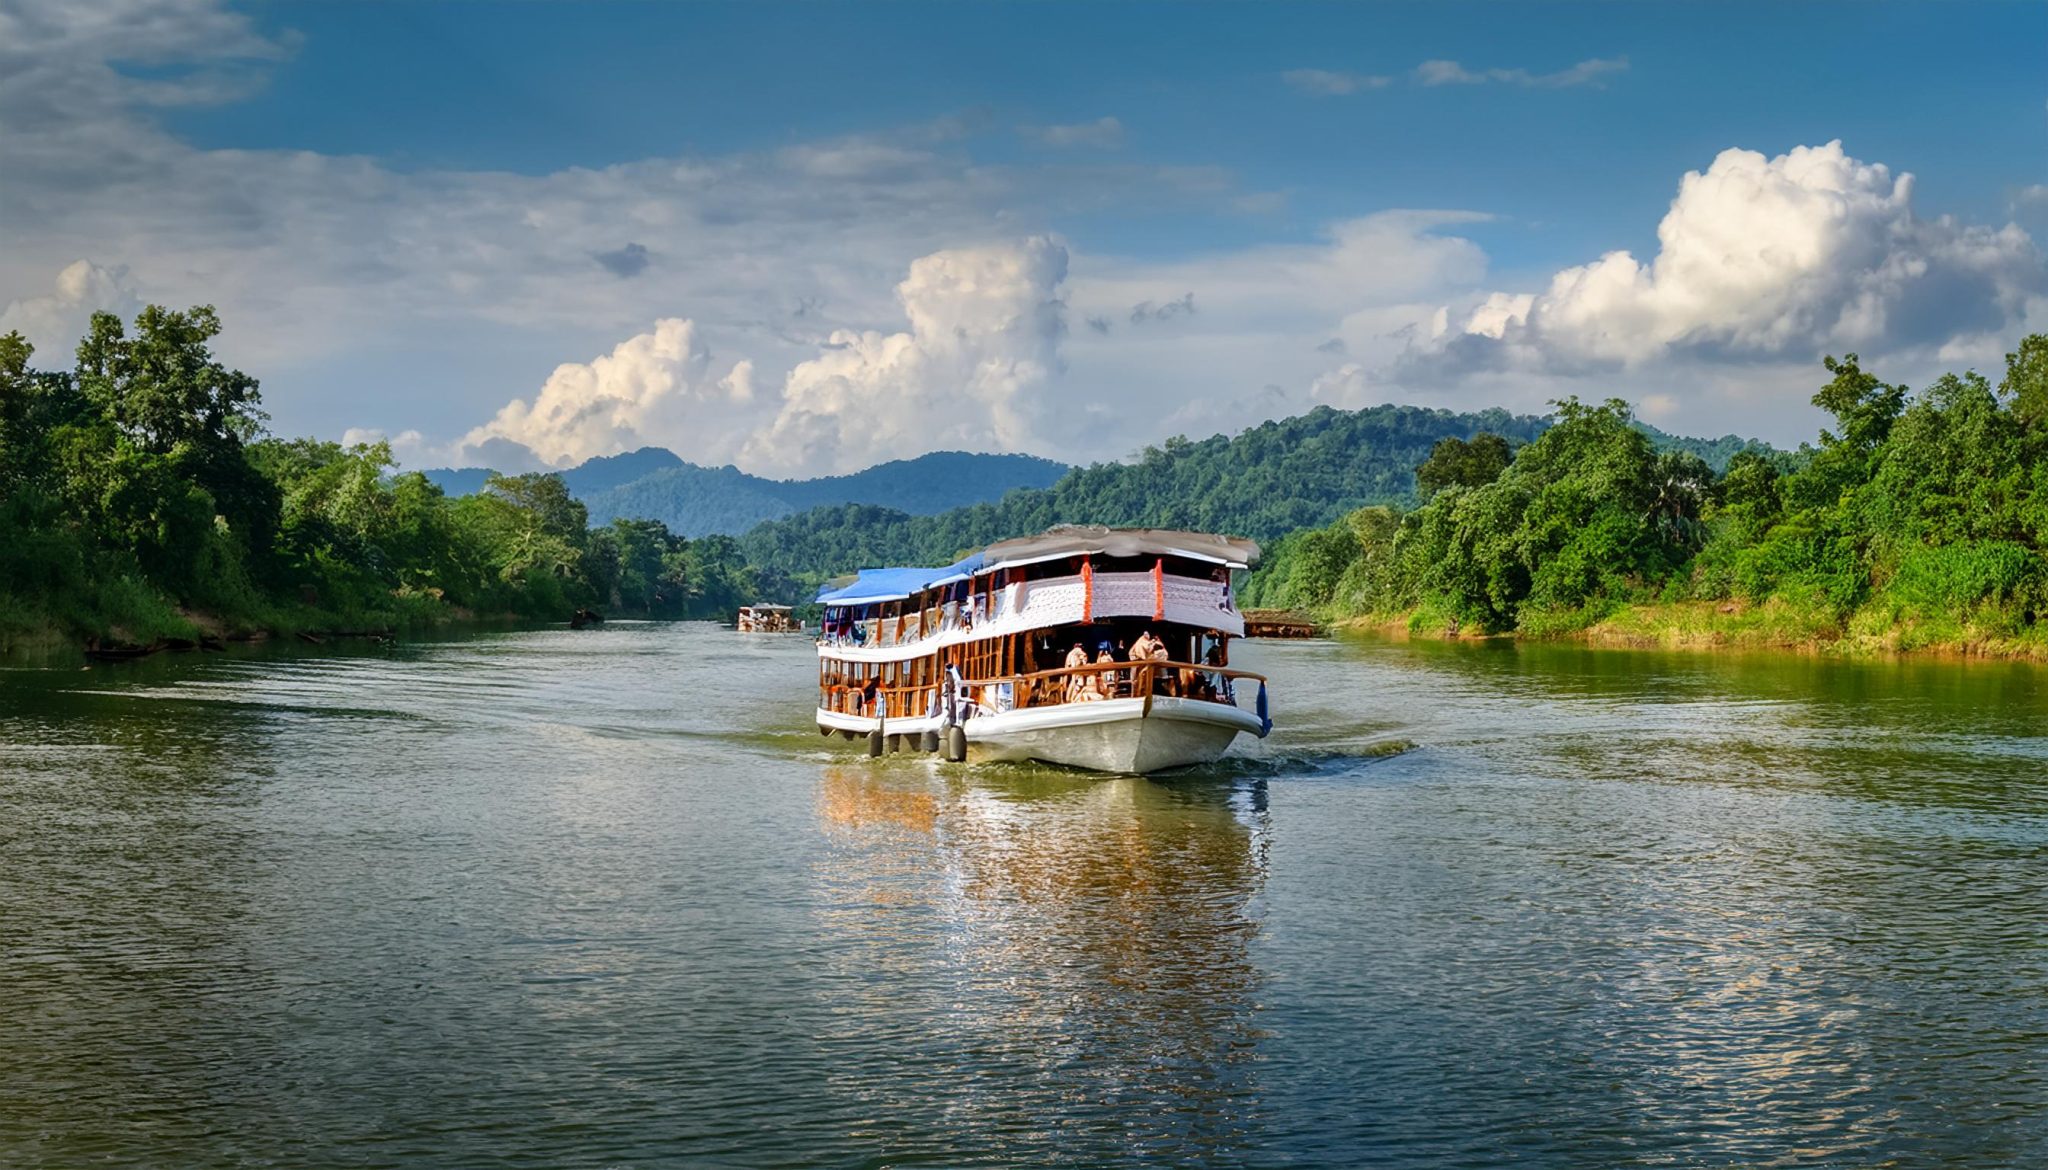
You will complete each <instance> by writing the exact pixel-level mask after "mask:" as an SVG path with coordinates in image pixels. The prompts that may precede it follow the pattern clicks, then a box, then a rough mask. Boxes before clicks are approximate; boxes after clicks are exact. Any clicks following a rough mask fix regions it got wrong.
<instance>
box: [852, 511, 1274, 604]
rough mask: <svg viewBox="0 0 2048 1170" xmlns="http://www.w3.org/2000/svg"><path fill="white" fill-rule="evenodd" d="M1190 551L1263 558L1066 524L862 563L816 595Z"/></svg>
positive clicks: (1145, 531) (1227, 542) (883, 592)
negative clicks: (922, 559) (953, 554)
mask: <svg viewBox="0 0 2048 1170" xmlns="http://www.w3.org/2000/svg"><path fill="white" fill-rule="evenodd" d="M1074 556H1110V557H1161V556H1166V557H1186V558H1188V559H1190V560H1196V561H1208V562H1209V563H1211V564H1216V565H1224V566H1227V567H1229V568H1232V569H1248V568H1250V567H1252V566H1253V565H1255V564H1258V562H1259V545H1258V542H1257V541H1253V540H1247V539H1245V538H1244V537H1241V536H1217V535H1214V534H1213V533H1207V532H1187V531H1183V530H1180V529H1174V528H1105V527H1103V526H1101V525H1097V524H1062V525H1059V526H1058V527H1055V528H1049V529H1047V530H1045V531H1044V532H1042V533H1040V534H1038V535H1037V536H1022V537H1018V538H1017V539H1015V540H1003V541H998V542H996V543H995V544H992V545H989V546H988V547H987V548H986V549H983V550H982V551H981V552H978V553H974V554H972V555H971V556H967V557H963V558H961V559H960V560H957V561H955V562H953V563H952V564H950V565H945V566H942V567H938V568H921V567H911V568H890V569H862V570H861V571H860V572H859V573H857V574H855V575H854V578H853V579H852V580H851V581H842V582H840V583H838V584H836V585H827V586H826V587H825V588H824V589H821V590H819V592H818V600H819V601H820V602H822V603H823V604H825V605H869V604H872V603H874V602H879V601H901V600H902V599H904V598H906V597H910V596H912V595H914V594H917V593H921V592H923V591H924V590H926V589H930V588H932V587H933V586H935V585H950V584H952V583H953V582H955V581H965V580H967V579H968V578H969V577H972V576H975V575H977V574H980V573H987V572H992V571H994V570H996V569H1000V568H1004V567H1006V566H1010V565H1029V564H1035V563H1037V562H1039V561H1049V560H1055V559H1058V558H1060V557H1074Z"/></svg>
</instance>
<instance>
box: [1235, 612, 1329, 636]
mask: <svg viewBox="0 0 2048 1170" xmlns="http://www.w3.org/2000/svg"><path fill="white" fill-rule="evenodd" d="M1322 633H1323V627H1322V626H1321V625H1320V624H1319V623H1317V621H1316V620H1315V619H1314V618H1312V617H1309V616H1308V615H1307V614H1301V613H1296V612H1294V611H1293V610H1291V609H1248V610H1245V611H1244V636H1245V637H1247V638H1316V637H1321V636H1322Z"/></svg>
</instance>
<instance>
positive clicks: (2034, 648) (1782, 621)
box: [1328, 598, 2048, 662]
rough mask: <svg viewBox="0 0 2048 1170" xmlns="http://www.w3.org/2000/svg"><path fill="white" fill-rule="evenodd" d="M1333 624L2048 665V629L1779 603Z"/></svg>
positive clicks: (1435, 614) (1429, 634) (1425, 633)
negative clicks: (1516, 621) (1482, 620)
mask: <svg viewBox="0 0 2048 1170" xmlns="http://www.w3.org/2000/svg"><path fill="white" fill-rule="evenodd" d="M2000 616H2004V615H2000ZM1328 624H1329V626H1330V627H1331V628H1332V629H1354V630H1373V631H1377V632H1380V633H1386V634H1392V635H1395V636H1398V637H1408V638H1432V639H1443V640H1457V639H1475V638H1490V637H1500V638H1513V639H1516V640H1518V641H1531V642H1583V643H1586V644H1588V645H1593V646H1600V647H1605V648H1611V649H1621V650H1631V649H1637V650H1780V651H1788V652H1792V653H1802V654H1824V655H1835V656H1840V657H1850V658H1856V657H1882V656H1886V655H1902V654H1910V655H1926V656H1933V657H1940V656H1948V657H1957V658H1993V659H2007V660H2021V661H2034V662H2048V622H2043V621H2039V620H2036V621H2035V622H2033V623H2031V624H2028V623H2025V622H2023V621H2004V622H1999V623H1996V624H1993V623H1990V622H1986V623H1983V624H1975V623H1967V622H1956V621H1950V620H1934V619H1926V618H1919V617H1914V616H1910V615H1904V614H1896V613H1888V612H1885V611H1884V610H1882V609H1879V608H1875V607H1872V608H1866V609H1864V610H1860V611H1858V612H1857V613H1856V614H1854V615H1852V616H1851V617H1850V619H1849V620H1848V621H1847V622H1846V623H1844V622H1840V621H1837V620H1836V619H1835V618H1834V617H1833V616H1832V615H1831V614H1829V613H1827V612H1826V611H1824V610H1820V609H1817V608H1808V607H1803V606H1798V605H1793V604H1790V603H1787V602H1785V601H1783V600H1781V599H1777V598H1773V599H1772V600H1770V601H1767V602H1764V603H1763V604H1761V605H1750V604H1745V603H1740V602H1704V601H1697V602H1662V603H1655V604H1646V605H1628V606H1622V607H1620V608H1619V609H1616V610H1614V611H1612V612H1610V613H1604V614H1601V613H1589V612H1586V611H1567V612H1560V613H1551V614H1541V615H1532V616H1531V617H1529V618H1528V619H1525V621H1524V628H1523V629H1520V630H1517V631H1514V632H1512V633H1504V634H1487V633H1484V632H1479V631H1473V630H1470V629H1466V628H1462V627H1461V626H1460V625H1459V624H1458V623H1457V622H1456V621H1455V620H1453V619H1451V618H1450V617H1449V616H1448V615H1446V614H1445V613H1443V612H1441V611H1438V610H1435V609H1432V608H1430V607H1422V608H1419V609H1414V610H1410V611H1407V612H1405V613H1372V614H1351V615H1345V616H1337V617H1331V618H1330V619H1329V622H1328Z"/></svg>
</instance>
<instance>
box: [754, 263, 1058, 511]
mask: <svg viewBox="0 0 2048 1170" xmlns="http://www.w3.org/2000/svg"><path fill="white" fill-rule="evenodd" d="M1066 275H1067V251H1066V249H1065V248H1064V247H1063V246H1061V245H1060V244H1059V243H1057V242H1055V241H1054V240H1052V239H1050V238H1048V237H1045V236H1036V237H1032V238H1030V239H1027V240H1025V241H1023V242H1022V243H1020V244H1016V245H998V246H987V247H977V248H955V249H948V250H945V251H941V252H935V253H933V254H931V255H929V256H925V257H923V258H921V259H919V260H917V261H916V262H914V263H913V264H911V266H910V273H909V275H908V276H907V277H906V278H905V279H904V280H903V282H902V283H901V284H899V285H897V286H896V296H897V299H898V300H899V301H900V302H901V304H902V306H903V312H904V315H905V316H906V317H908V318H909V321H910V330H909V331H908V332H905V333H889V334H884V333H880V332H876V331H872V330H869V331H855V330H851V329H841V330H836V331H834V332H833V334H832V335H831V337H830V338H829V339H828V341H827V342H826V344H825V347H824V349H823V350H822V351H821V352H820V353H819V354H818V355H817V356H816V357H814V358H812V359H810V360H809V361H806V362H803V363H801V364H799V365H798V366H797V367H796V368H795V369H793V370H791V371H790V373H789V378H788V380H787V382H786V383H785V384H784V386H783V393H782V403H781V409H780V411H779V412H778V413H777V415H776V417H775V418H774V420H773V421H772V422H771V423H770V424H769V425H768V426H767V427H765V428H764V429H763V430H761V431H760V432H759V433H757V434H755V435H754V436H753V437H752V438H751V439H750V440H749V441H748V442H747V443H746V445H745V447H744V449H743V452H742V454H743V456H744V459H745V462H746V463H747V465H748V466H751V467H762V468H781V469H790V470H811V471H852V470H856V469H858V468H860V467H864V466H867V465H868V464H870V463H873V462H875V461H877V460H884V459H892V458H900V457H905V456H912V455H918V454H921V453H923V452H926V451H935V450H946V449H965V450H976V451H1019V450H1027V449H1029V448H1030V447H1031V445H1032V444H1033V442H1034V441H1035V440H1036V439H1037V437H1038V431H1037V418H1038V407H1039V401H1038V397H1037V396H1038V392H1039V391H1040V390H1041V389H1042V388H1043V387H1044V386H1045V384H1046V383H1047V382H1048V381H1049V380H1050V379H1052V378H1053V377H1054V376H1055V375H1056V374H1057V373H1058V371H1059V369H1060V354H1059V347H1060V339H1061V338H1062V337H1063V336H1064V334H1065V332H1066V322H1065V306H1064V305H1063V304H1062V303H1061V301H1060V299H1059V292H1060V285H1061V283H1062V282H1063V281H1064V280H1065V279H1066Z"/></svg>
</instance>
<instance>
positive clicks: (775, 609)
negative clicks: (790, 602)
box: [732, 601, 804, 634]
mask: <svg viewBox="0 0 2048 1170" xmlns="http://www.w3.org/2000/svg"><path fill="white" fill-rule="evenodd" d="M790 615H791V610H790V607H789V606H786V605H769V604H767V603H766V602H760V601H757V602H755V603H754V604H752V605H743V606H741V607H740V612H739V616H737V617H735V618H734V619H733V623H732V624H733V628H734V629H735V630H738V631H739V632H740V633H742V634H796V633H801V632H802V631H803V628H804V625H803V623H802V622H800V621H797V620H795V619H794V618H793V617H791V616H790Z"/></svg>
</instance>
